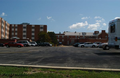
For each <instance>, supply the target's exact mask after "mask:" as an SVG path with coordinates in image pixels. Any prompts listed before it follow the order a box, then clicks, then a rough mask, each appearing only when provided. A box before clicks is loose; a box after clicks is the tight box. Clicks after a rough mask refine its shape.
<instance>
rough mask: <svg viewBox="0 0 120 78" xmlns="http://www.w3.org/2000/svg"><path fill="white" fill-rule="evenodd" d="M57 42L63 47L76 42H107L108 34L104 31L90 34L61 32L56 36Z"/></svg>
mask: <svg viewBox="0 0 120 78" xmlns="http://www.w3.org/2000/svg"><path fill="white" fill-rule="evenodd" d="M56 37H57V41H58V42H59V43H62V44H64V45H72V44H74V43H76V42H107V41H108V34H107V33H106V32H105V30H102V31H101V32H100V33H99V31H94V32H93V33H92V32H63V33H62V34H61V33H59V34H56Z"/></svg>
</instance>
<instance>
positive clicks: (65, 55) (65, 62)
mask: <svg viewBox="0 0 120 78" xmlns="http://www.w3.org/2000/svg"><path fill="white" fill-rule="evenodd" d="M0 64H1V65H2V64H11V65H12V64H18V65H40V66H57V67H73V68H74V67H80V68H81V67H82V68H98V69H99V68H103V69H120V50H115V49H110V50H102V49H101V48H80V47H73V46H66V47H64V46H62V47H22V48H17V47H10V48H6V47H0Z"/></svg>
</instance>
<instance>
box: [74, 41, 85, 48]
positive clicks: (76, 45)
mask: <svg viewBox="0 0 120 78" xmlns="http://www.w3.org/2000/svg"><path fill="white" fill-rule="evenodd" d="M79 44H83V42H80V43H75V44H73V46H74V47H78V45H79Z"/></svg>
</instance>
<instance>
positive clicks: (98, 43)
mask: <svg viewBox="0 0 120 78" xmlns="http://www.w3.org/2000/svg"><path fill="white" fill-rule="evenodd" d="M94 43H95V44H97V45H98V46H100V45H101V44H102V43H101V42H94Z"/></svg>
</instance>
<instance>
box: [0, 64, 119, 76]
mask: <svg viewBox="0 0 120 78" xmlns="http://www.w3.org/2000/svg"><path fill="white" fill-rule="evenodd" d="M0 78H120V72H104V71H101V72H100V71H99V72H95V71H83V70H60V69H59V70H58V69H42V68H27V67H26V68H25V67H9V66H0Z"/></svg>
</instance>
